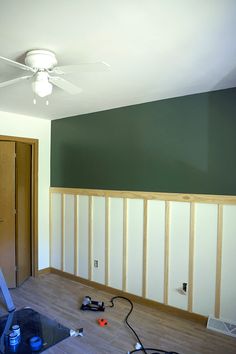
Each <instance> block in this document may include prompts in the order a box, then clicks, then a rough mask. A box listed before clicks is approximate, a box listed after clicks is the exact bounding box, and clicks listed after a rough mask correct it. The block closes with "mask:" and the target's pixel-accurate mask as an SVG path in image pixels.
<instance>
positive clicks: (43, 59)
mask: <svg viewBox="0 0 236 354" xmlns="http://www.w3.org/2000/svg"><path fill="white" fill-rule="evenodd" d="M0 60H2V61H4V62H5V63H7V64H9V65H11V66H14V67H17V68H18V69H22V70H25V71H27V72H28V75H26V76H21V77H17V78H15V79H12V80H8V81H4V82H0V88H1V87H5V86H9V85H13V84H17V83H18V82H20V81H22V80H29V79H33V82H32V89H33V92H34V93H35V94H36V95H38V96H40V97H46V96H49V95H51V93H52V88H53V85H55V86H57V87H59V88H61V89H62V90H64V91H66V92H68V93H69V94H72V95H75V94H78V93H80V92H81V91H82V89H81V88H79V87H77V86H75V85H74V84H72V83H71V82H69V81H67V80H65V79H64V78H63V77H61V76H63V75H66V74H70V73H78V72H101V71H107V70H109V67H110V65H109V64H107V63H105V62H96V63H84V64H77V65H65V66H57V59H56V55H55V53H53V52H51V51H49V50H41V49H38V50H30V51H29V52H27V53H26V56H25V64H21V63H19V62H17V61H14V60H11V59H7V58H4V57H2V56H0Z"/></svg>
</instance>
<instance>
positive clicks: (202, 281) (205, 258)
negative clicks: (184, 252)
mask: <svg viewBox="0 0 236 354" xmlns="http://www.w3.org/2000/svg"><path fill="white" fill-rule="evenodd" d="M217 215H218V211H217V205H214V204H203V203H196V205H195V245H194V268H193V269H194V272H193V274H194V275H193V312H196V313H200V314H203V315H206V316H208V315H209V314H212V315H214V311H215V287H216V254H217Z"/></svg>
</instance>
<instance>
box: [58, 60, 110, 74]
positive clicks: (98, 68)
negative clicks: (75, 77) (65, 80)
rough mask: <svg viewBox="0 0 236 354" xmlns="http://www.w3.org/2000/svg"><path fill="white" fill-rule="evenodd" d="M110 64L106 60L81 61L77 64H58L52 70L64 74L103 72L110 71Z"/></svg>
mask: <svg viewBox="0 0 236 354" xmlns="http://www.w3.org/2000/svg"><path fill="white" fill-rule="evenodd" d="M109 69H110V65H109V64H107V63H105V62H104V61H101V62H97V63H84V64H83V63H81V64H75V65H65V66H57V67H55V68H54V69H53V70H52V73H55V74H58V75H63V74H70V73H84V72H103V71H109Z"/></svg>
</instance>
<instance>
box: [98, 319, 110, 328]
mask: <svg viewBox="0 0 236 354" xmlns="http://www.w3.org/2000/svg"><path fill="white" fill-rule="evenodd" d="M98 324H99V326H101V327H104V326H107V324H108V322H107V320H105V318H99V319H98Z"/></svg>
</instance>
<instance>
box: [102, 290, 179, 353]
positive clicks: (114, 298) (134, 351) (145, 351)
mask: <svg viewBox="0 0 236 354" xmlns="http://www.w3.org/2000/svg"><path fill="white" fill-rule="evenodd" d="M116 299H123V300H126V301H128V302H129V304H130V310H129V312H128V314H127V315H126V316H125V323H126V325H127V326H128V327H129V329H130V330H131V331H132V332H133V334H134V335H135V337H136V339H137V341H138V343H139V344H140V346H141V348H140V349H134V350H132V351H130V352H129V354H132V353H138V352H143V353H145V354H148V352H150V351H153V352H152V353H149V354H160V353H165V354H179V353H177V352H168V351H166V350H162V349H156V348H145V347H144V346H143V343H142V341H141V340H140V338H139V336H138V334H137V333H136V331H135V330H134V329H133V327H132V326H131V325H130V324H129V322H128V318H129V316H130V315H131V313H132V311H133V308H134V305H133V303H132V301H131V300H130V299H128V298H127V297H124V296H114V297H113V298H111V300H110V302H111V305H110V306H106V307H114V306H115V304H114V300H116Z"/></svg>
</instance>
